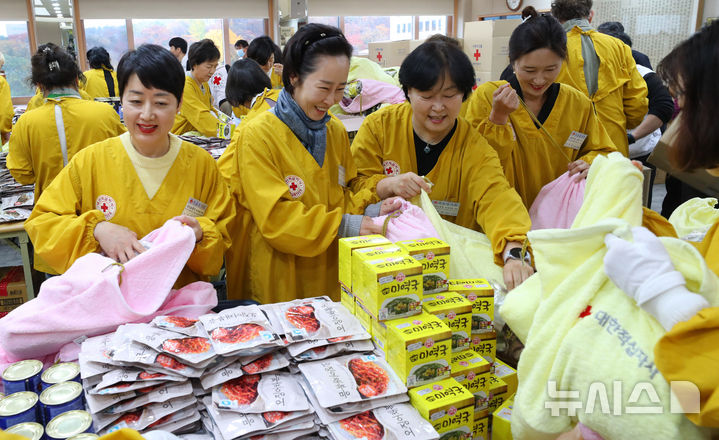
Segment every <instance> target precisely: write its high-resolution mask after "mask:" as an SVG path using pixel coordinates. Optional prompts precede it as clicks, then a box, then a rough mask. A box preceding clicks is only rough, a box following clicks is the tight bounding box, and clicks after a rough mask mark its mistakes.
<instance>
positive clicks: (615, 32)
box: [597, 21, 632, 47]
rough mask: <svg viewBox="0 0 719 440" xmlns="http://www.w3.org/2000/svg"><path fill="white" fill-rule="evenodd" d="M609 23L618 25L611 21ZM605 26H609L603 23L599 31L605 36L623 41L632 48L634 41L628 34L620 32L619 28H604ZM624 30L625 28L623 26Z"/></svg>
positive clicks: (598, 28)
mask: <svg viewBox="0 0 719 440" xmlns="http://www.w3.org/2000/svg"><path fill="white" fill-rule="evenodd" d="M608 23H617V22H611V21H610V22H608ZM605 24H607V23H602V24H601V25H599V27H597V30H598V31H599V32H601V33H603V34H607V35H610V36H612V37H614V38H618V39H620V40H622V42H623V43H624V44H626V45H627V46H629V47H632V39H631V38H630V37H629V35H627V33H626V32H624V31H620V30H618V28H616V27H613V26H604V25H605ZM622 28H624V27H623V26H622Z"/></svg>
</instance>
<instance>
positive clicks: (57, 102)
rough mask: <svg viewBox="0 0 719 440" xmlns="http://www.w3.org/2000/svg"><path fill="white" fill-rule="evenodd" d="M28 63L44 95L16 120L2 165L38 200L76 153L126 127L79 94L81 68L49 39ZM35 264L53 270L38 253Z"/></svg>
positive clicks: (107, 108) (111, 112)
mask: <svg viewBox="0 0 719 440" xmlns="http://www.w3.org/2000/svg"><path fill="white" fill-rule="evenodd" d="M30 63H31V65H32V77H31V78H32V82H33V84H37V85H38V86H40V87H41V88H42V89H43V90H44V91H45V96H46V99H45V102H44V103H42V105H40V107H37V108H35V109H34V110H30V111H27V112H25V113H24V114H23V115H22V116H21V117H20V118H19V119H18V121H17V123H16V124H15V128H14V129H13V133H12V136H10V149H9V153H8V156H7V168H8V171H10V174H11V175H12V176H13V177H14V178H15V180H17V181H18V182H20V183H21V184H23V185H29V184H33V183H34V184H35V202H36V203H37V201H38V200H39V199H40V197H41V196H42V194H43V193H44V191H45V190H46V189H47V188H48V186H49V185H50V184H51V183H52V181H53V180H54V179H55V177H56V176H57V175H58V174H59V173H60V172H61V171H62V169H63V167H64V166H65V165H66V164H67V163H68V162H69V161H70V160H72V158H73V157H74V156H75V155H76V154H78V153H79V152H80V151H81V150H82V149H84V148H86V147H87V146H89V145H91V144H94V143H95V142H100V141H103V140H105V139H108V138H111V137H114V136H118V135H120V134H122V133H124V132H125V126H124V125H122V122H120V117H119V116H118V115H117V113H116V112H115V111H114V110H113V108H112V107H111V106H109V105H107V104H104V103H101V102H94V101H87V100H84V99H81V98H80V94H79V93H78V77H79V76H80V75H81V72H80V69H79V67H78V66H77V64H76V63H75V61H74V60H73V58H72V57H71V56H70V55H69V54H68V53H67V52H65V51H64V50H63V49H62V48H60V47H58V46H56V45H55V44H52V43H48V44H45V45H42V46H40V47H39V48H38V50H37V52H36V53H35V54H34V55H33V56H32V58H31V60H30ZM35 268H36V269H37V270H39V271H41V272H45V273H57V272H56V270H54V269H53V268H52V267H51V266H48V265H47V263H45V262H44V261H43V259H42V258H40V257H37V256H36V258H35Z"/></svg>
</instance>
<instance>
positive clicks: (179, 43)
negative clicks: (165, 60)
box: [168, 37, 187, 53]
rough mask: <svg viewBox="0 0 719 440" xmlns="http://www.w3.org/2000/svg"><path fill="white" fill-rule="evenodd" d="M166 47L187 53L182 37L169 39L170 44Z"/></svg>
mask: <svg viewBox="0 0 719 440" xmlns="http://www.w3.org/2000/svg"><path fill="white" fill-rule="evenodd" d="M168 46H170V47H176V48H178V49H180V50H181V51H182V53H187V41H186V40H185V39H184V38H182V37H172V38H170V42H169V43H168Z"/></svg>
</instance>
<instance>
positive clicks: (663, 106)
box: [597, 22, 674, 200]
mask: <svg viewBox="0 0 719 440" xmlns="http://www.w3.org/2000/svg"><path fill="white" fill-rule="evenodd" d="M607 24H609V25H610V26H605V25H607ZM617 25H618V26H617ZM619 28H621V29H624V27H623V26H621V23H619V22H607V23H602V24H601V25H600V26H599V27H598V28H597V29H598V30H599V32H602V33H604V34H607V35H611V36H613V37H615V38H618V39H619V40H621V41H622V42H623V43H624V44H626V45H627V46H629V47H632V39H631V38H629V35H627V34H626V33H625V32H624V31H618V30H616V29H619ZM632 55H633V56H634V60H635V61H637V70H639V74H640V75H642V78H644V82H646V83H647V90H648V95H647V98H648V99H649V111H648V112H647V115H646V116H645V117H644V120H643V121H642V123H641V124H639V125H637V126H636V127H635V128H634V129H633V130H628V131H627V139H628V142H629V158H630V159H635V160H638V161H640V162H641V163H642V164H644V166H646V167H648V168H649V169H650V170H651V175H650V178H649V200H651V199H652V187H653V186H654V177H655V176H656V174H657V168H656V167H655V166H654V165H652V164H650V163H649V162H648V161H647V159H649V155H650V154H651V153H652V151H654V147H655V146H656V145H657V143H658V142H659V139H660V138H661V137H662V131H663V130H664V127H666V124H667V123H668V122H669V121H670V120H671V119H672V115H673V114H674V100H673V99H672V96H671V95H670V94H669V89H667V88H666V86H665V85H664V82H662V79H661V78H660V77H659V75H657V74H656V73H655V72H654V71H653V70H652V68H651V67H650V66H651V64H649V58H648V57H647V56H646V55H644V54H642V53H641V52H637V51H635V50H633V49H632ZM642 57H643V58H646V60H643V59H642ZM648 64H649V66H647V65H648Z"/></svg>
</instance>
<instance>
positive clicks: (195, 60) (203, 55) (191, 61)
mask: <svg viewBox="0 0 719 440" xmlns="http://www.w3.org/2000/svg"><path fill="white" fill-rule="evenodd" d="M219 59H220V49H218V48H217V46H215V42H214V41H212V40H210V39H209V38H205V39H203V40H200V41H196V42H194V43H192V44H191V45H190V51H189V52H188V53H187V70H192V68H193V67H195V66H196V65H198V64H202V63H205V62H207V61H217V60H219Z"/></svg>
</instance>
